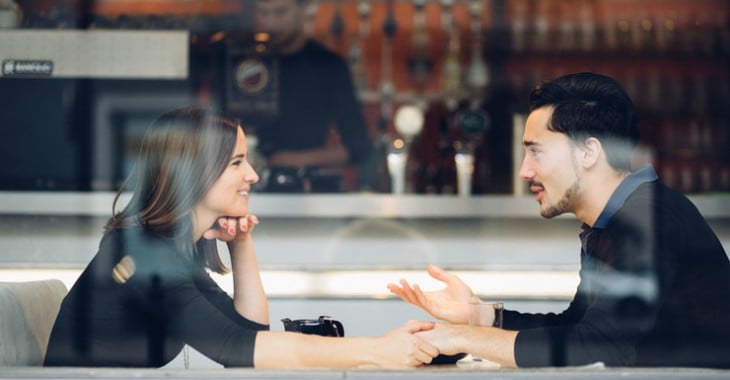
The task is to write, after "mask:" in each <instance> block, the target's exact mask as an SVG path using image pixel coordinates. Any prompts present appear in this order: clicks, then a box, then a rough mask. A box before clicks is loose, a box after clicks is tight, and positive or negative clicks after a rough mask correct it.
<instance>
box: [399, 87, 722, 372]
mask: <svg viewBox="0 0 730 380" xmlns="http://www.w3.org/2000/svg"><path fill="white" fill-rule="evenodd" d="M530 110H531V111H530V114H529V116H528V119H527V122H526V126H525V132H524V135H523V138H522V142H523V145H524V148H525V151H526V152H525V157H524V160H523V162H522V167H521V168H520V176H521V177H522V178H523V179H525V180H526V181H528V183H529V188H530V191H531V192H533V193H534V194H535V199H536V200H537V202H538V204H539V205H540V214H541V215H542V216H543V217H545V218H552V217H554V216H557V215H560V214H564V213H573V214H575V215H576V217H577V218H578V220H580V221H581V222H582V223H583V227H582V232H581V233H580V240H581V244H582V249H581V254H580V256H581V268H580V273H579V274H580V283H579V285H578V288H577V292H576V294H575V296H574V298H573V300H572V302H571V303H570V305H569V306H568V308H567V309H566V310H565V311H563V312H562V313H560V314H552V313H549V314H526V313H519V312H517V311H507V310H505V311H504V315H503V327H504V329H503V330H502V329H496V328H488V327H475V328H470V327H469V326H467V325H465V323H467V322H468V313H469V309H468V304H467V303H468V302H470V301H475V300H478V298H477V297H476V296H475V295H474V294H473V293H472V291H471V290H470V288H469V287H468V286H467V285H466V284H465V283H464V282H463V281H462V280H461V279H460V278H458V277H457V276H455V275H453V274H450V273H448V272H445V271H443V270H442V269H440V268H438V267H436V266H430V267H429V268H428V272H429V274H430V275H431V276H432V277H434V278H435V279H437V280H440V281H442V282H444V283H445V285H446V287H445V288H444V289H442V290H438V291H433V292H424V291H422V290H421V289H420V288H419V286H418V285H411V284H409V283H408V282H407V281H405V280H401V282H400V285H397V284H389V285H388V287H389V288H390V290H391V291H392V292H393V293H395V294H396V295H398V296H400V297H401V298H402V299H403V300H405V301H406V302H409V303H411V304H414V305H416V306H419V307H421V308H423V309H424V310H426V311H427V312H428V313H430V314H431V315H432V316H434V317H436V318H439V319H442V320H444V321H448V322H450V324H444V325H438V326H437V327H436V328H435V329H433V330H431V331H428V332H425V333H423V334H421V336H422V337H424V338H426V339H427V340H429V341H430V342H432V343H433V344H435V345H436V346H437V347H438V348H439V350H441V351H442V352H443V353H446V354H450V353H457V352H469V353H472V354H474V355H476V356H478V357H483V358H486V359H489V360H491V361H495V362H498V363H500V364H502V365H504V366H509V367H515V366H518V367H536V366H572V365H584V364H588V363H594V362H603V363H604V364H606V365H609V366H673V367H681V366H700V367H725V368H727V367H730V324H728V318H727V316H728V315H730V263H729V262H728V257H727V255H726V253H725V251H724V249H723V247H722V245H721V243H720V241H719V240H718V238H717V237H716V236H715V233H714V232H713V231H712V230H711V228H710V227H709V226H708V224H707V223H706V221H705V220H704V218H703V217H702V215H700V213H699V212H698V210H697V209H696V208H695V206H694V205H693V204H692V203H691V202H690V201H689V200H688V199H687V198H686V197H685V196H684V195H682V194H680V193H678V192H677V191H675V190H672V189H670V188H668V187H666V186H665V185H663V184H662V183H661V182H660V181H659V180H658V179H657V175H656V174H655V172H654V170H653V169H652V167H651V166H649V165H647V166H644V167H641V168H639V169H638V170H635V171H630V155H631V154H630V153H631V151H632V150H633V148H634V146H635V144H636V143H637V140H638V137H639V129H638V126H637V120H636V116H635V111H634V106H633V104H632V102H631V100H630V99H629V97H628V96H627V94H626V93H625V92H624V90H623V89H622V88H621V86H620V85H619V84H618V83H617V82H616V81H615V80H614V79H612V78H609V77H606V76H602V75H598V74H594V73H578V74H571V75H566V76H563V77H560V78H557V79H555V80H553V81H550V82H547V83H544V84H541V85H538V86H537V87H536V88H535V89H534V91H533V92H532V94H531V96H530Z"/></svg>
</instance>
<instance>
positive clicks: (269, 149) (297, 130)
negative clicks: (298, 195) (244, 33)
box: [254, 0, 372, 183]
mask: <svg viewBox="0 0 730 380" xmlns="http://www.w3.org/2000/svg"><path fill="white" fill-rule="evenodd" d="M305 5H306V2H305V1H304V0H259V1H255V9H254V12H255V23H256V30H257V31H260V32H266V33H268V34H269V36H270V39H269V44H270V46H271V48H272V51H273V52H274V54H275V55H276V56H277V57H278V62H279V91H278V92H279V112H278V115H277V116H276V118H275V119H274V120H273V121H272V122H269V123H264V124H263V125H259V126H258V130H257V134H258V139H259V151H260V152H261V153H262V154H263V155H264V156H266V158H267V164H268V167H269V168H274V169H276V168H279V169H282V170H284V171H286V170H287V169H294V170H298V169H301V168H317V167H323V166H329V167H331V166H342V165H346V164H357V163H362V162H364V161H365V160H366V159H367V158H369V156H370V154H371V150H372V143H371V141H370V137H369V135H368V131H367V126H366V125H365V121H364V117H363V114H362V110H361V109H360V104H359V103H358V101H357V99H356V97H355V89H354V86H353V84H352V79H351V77H350V72H349V68H348V67H347V64H346V63H345V61H344V60H343V59H342V58H341V57H339V56H338V55H337V54H335V53H333V52H331V51H328V50H327V49H326V48H325V47H324V46H322V45H320V44H319V43H317V42H315V41H312V40H311V39H309V38H308V37H307V36H306V34H305V33H304V30H303V26H304V17H305ZM333 125H334V126H336V128H337V129H336V130H337V132H338V135H339V139H334V140H336V143H330V144H328V137H329V136H330V131H331V127H332V126H333ZM274 179H275V178H274ZM270 183H271V182H270Z"/></svg>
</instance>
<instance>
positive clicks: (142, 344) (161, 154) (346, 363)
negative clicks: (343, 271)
mask: <svg viewBox="0 0 730 380" xmlns="http://www.w3.org/2000/svg"><path fill="white" fill-rule="evenodd" d="M247 153H248V152H247V150H246V137H245V135H244V133H243V129H242V127H241V126H240V125H239V124H237V123H235V122H233V121H231V120H229V119H226V118H222V117H218V116H214V115H210V114H206V112H205V111H203V110H201V109H197V108H183V109H178V110H174V111H171V112H169V113H166V114H164V115H162V116H161V117H159V118H158V119H157V120H156V121H155V122H154V123H153V124H152V125H151V127H150V129H149V130H148V132H147V133H146V134H145V137H144V138H143V141H142V146H141V150H140V156H139V161H138V163H137V167H136V173H137V174H136V179H135V180H136V183H135V184H134V192H133V195H132V198H131V200H130V201H129V203H128V205H127V206H126V207H124V209H123V210H122V211H121V212H118V213H116V214H114V215H113V216H112V217H111V219H109V221H108V222H107V224H106V232H105V234H104V236H103V238H102V240H101V244H100V246H99V251H98V252H97V253H96V255H95V257H94V258H93V260H92V261H91V263H90V264H89V265H88V266H87V267H86V268H85V269H84V271H83V273H82V274H81V276H80V277H79V279H78V280H77V281H76V283H75V284H74V285H73V287H72V288H71V290H70V291H69V293H68V295H67V296H66V297H65V299H64V300H63V302H62V304H61V309H60V312H59V314H58V316H57V318H56V321H55V324H54V326H53V330H52V332H51V336H50V341H49V343H48V350H47V355H46V357H45V365H46V366H94V367H96V366H115V367H127V366H133V367H137V366H139V367H159V366H162V365H165V364H166V363H168V362H169V361H170V360H172V359H173V358H174V357H175V356H176V355H178V354H179V353H180V351H181V350H182V348H183V345H185V344H188V345H190V346H191V347H193V348H194V349H196V350H198V351H199V352H201V353H202V354H204V355H206V356H207V357H209V358H211V359H213V360H215V361H216V362H218V363H220V364H223V365H224V366H254V367H256V368H305V367H319V368H323V367H327V368H343V367H356V366H361V365H373V366H379V367H395V368H397V367H410V366H416V365H419V364H422V363H429V362H430V361H431V358H433V357H434V356H435V355H437V354H438V351H437V350H436V348H435V347H433V346H432V345H430V344H428V343H427V342H425V341H424V340H423V339H421V338H419V337H417V336H415V335H413V333H415V332H418V331H421V330H424V329H428V328H432V327H433V324H432V323H423V322H411V323H407V324H405V325H403V326H402V327H401V328H398V329H395V330H393V331H391V332H389V333H387V334H385V335H383V336H381V337H354V338H333V337H322V336H311V335H304V334H300V333H293V332H281V331H280V332H274V331H268V330H269V312H268V303H267V300H266V295H265V293H264V289H263V287H262V284H261V278H260V275H259V269H258V264H257V260H256V254H255V252H254V246H253V240H252V231H253V230H254V228H255V226H256V225H257V224H258V223H259V221H258V218H256V216H254V215H253V214H251V213H250V212H249V208H248V198H249V190H250V189H251V185H253V184H254V183H256V181H258V179H259V177H258V175H257V174H256V172H255V171H254V170H253V168H252V167H251V166H250V165H249V163H248V161H247V156H248V155H247ZM133 176H134V174H132V175H130V177H129V179H128V180H127V181H128V182H129V181H131V180H132V179H133ZM119 194H121V191H120V193H119ZM119 194H118V195H117V198H116V200H115V207H116V202H117V201H118V200H119ZM216 240H221V241H225V242H226V243H227V245H228V251H229V255H230V259H231V272H232V273H233V297H232V298H231V297H230V296H229V295H228V294H226V293H225V292H224V291H223V290H221V289H220V288H219V287H218V285H217V284H216V283H215V282H214V281H213V280H212V279H211V278H210V276H209V275H208V273H207V272H206V270H211V271H214V272H219V273H222V272H226V271H227V268H226V267H225V266H224V264H223V263H222V262H221V259H220V257H219V256H218V252H217V248H216V247H217V245H216Z"/></svg>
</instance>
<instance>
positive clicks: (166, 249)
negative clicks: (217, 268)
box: [99, 227, 190, 272]
mask: <svg viewBox="0 0 730 380" xmlns="http://www.w3.org/2000/svg"><path fill="white" fill-rule="evenodd" d="M99 253H100V254H111V255H112V257H114V258H116V260H117V261H120V262H121V261H122V260H124V261H125V262H129V263H133V265H134V266H135V267H136V268H137V269H138V270H141V271H147V270H151V271H158V270H161V269H165V270H166V271H173V272H178V271H184V272H188V271H189V270H190V265H189V261H190V260H189V259H187V257H186V255H185V254H184V252H182V250H181V249H180V248H179V246H178V244H177V243H176V240H175V239H174V238H172V237H167V236H164V235H161V234H159V233H155V232H153V231H150V230H148V229H145V228H142V227H130V228H121V229H115V230H110V231H107V232H106V233H105V234H104V237H103V238H102V241H101V244H100V247H99Z"/></svg>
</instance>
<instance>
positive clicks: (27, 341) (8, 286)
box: [0, 279, 68, 367]
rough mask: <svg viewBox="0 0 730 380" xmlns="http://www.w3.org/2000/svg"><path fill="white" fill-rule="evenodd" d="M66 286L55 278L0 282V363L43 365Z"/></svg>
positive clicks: (9, 364)
mask: <svg viewBox="0 0 730 380" xmlns="http://www.w3.org/2000/svg"><path fill="white" fill-rule="evenodd" d="M67 292H68V290H67V289H66V286H65V285H64V284H63V282H61V281H59V280H55V279H54V280H42V281H29V282H0V367H2V366H40V365H43V359H44V358H45V354H46V348H47V346H48V338H49V337H50V335H51V329H53V324H54V322H55V321H56V315H58V310H59V308H60V307H61V301H62V300H63V297H65V296H66V293H67Z"/></svg>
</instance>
